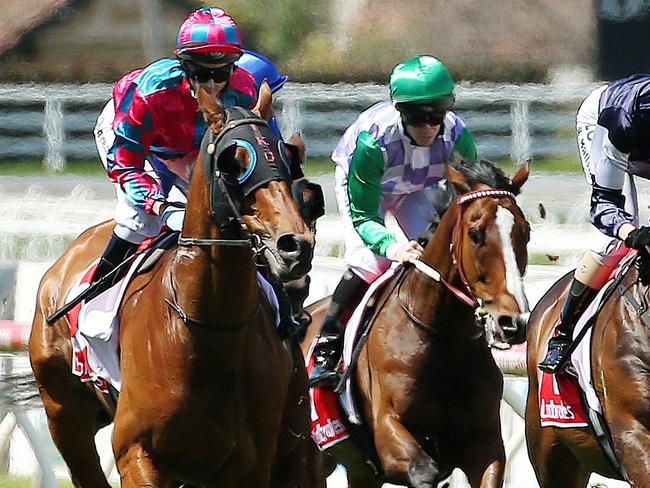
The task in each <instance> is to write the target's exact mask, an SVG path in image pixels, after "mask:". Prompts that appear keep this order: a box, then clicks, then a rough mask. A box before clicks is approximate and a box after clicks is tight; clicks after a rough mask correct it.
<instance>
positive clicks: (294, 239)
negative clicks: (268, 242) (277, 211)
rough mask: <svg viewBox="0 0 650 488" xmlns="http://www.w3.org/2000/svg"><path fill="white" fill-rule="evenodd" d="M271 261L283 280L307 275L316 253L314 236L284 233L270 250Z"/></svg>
mask: <svg viewBox="0 0 650 488" xmlns="http://www.w3.org/2000/svg"><path fill="white" fill-rule="evenodd" d="M270 254H272V257H271V258H270V259H269V263H270V264H271V267H272V268H273V271H274V272H275V274H276V275H277V276H278V277H279V278H280V279H281V280H282V281H290V280H295V279H298V278H301V277H303V276H305V275H306V274H307V273H309V271H310V270H311V260H312V258H313V255H314V238H313V237H312V236H311V235H309V236H307V237H306V236H303V235H300V234H292V233H288V234H283V235H281V236H280V237H278V239H277V240H276V242H275V249H274V250H272V251H271V252H270Z"/></svg>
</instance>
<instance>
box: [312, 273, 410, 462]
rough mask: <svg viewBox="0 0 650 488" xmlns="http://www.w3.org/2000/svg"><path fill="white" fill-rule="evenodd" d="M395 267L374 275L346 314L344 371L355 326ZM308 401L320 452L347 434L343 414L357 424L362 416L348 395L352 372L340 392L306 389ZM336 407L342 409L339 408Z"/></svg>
mask: <svg viewBox="0 0 650 488" xmlns="http://www.w3.org/2000/svg"><path fill="white" fill-rule="evenodd" d="M398 268H399V265H398V263H394V264H393V265H392V266H391V267H390V268H389V269H388V270H387V271H386V272H385V273H384V274H383V275H381V276H380V277H379V278H377V280H375V281H374V282H373V283H372V284H371V285H370V287H369V288H368V290H367V291H366V293H365V295H364V296H363V298H362V299H361V301H360V302H359V305H357V307H356V308H355V310H354V312H353V313H352V315H351V316H350V320H348V322H347V324H346V326H345V338H344V343H343V370H344V371H345V370H347V369H348V368H349V367H350V364H351V362H352V353H353V352H354V347H355V345H356V344H357V341H358V339H359V333H360V332H361V331H360V330H359V328H360V326H361V324H362V323H363V322H364V320H363V319H364V317H365V314H366V311H367V307H368V303H369V302H370V300H371V299H373V298H374V297H375V296H377V295H378V294H379V292H381V290H383V288H384V286H385V285H386V284H387V283H388V282H389V281H390V279H391V278H392V277H393V276H394V275H395V273H396V271H397V269H398ZM316 341H317V339H314V342H312V344H311V347H310V349H309V352H308V354H307V357H306V361H305V363H306V364H305V365H306V367H307V371H308V372H311V369H312V368H313V366H314V359H313V357H312V353H313V351H314V347H315V346H316ZM309 401H310V406H311V437H312V439H313V440H314V442H315V443H316V445H317V446H318V447H319V449H320V450H321V451H324V450H325V449H327V448H329V447H332V446H333V445H335V444H338V443H339V442H341V441H343V440H345V439H347V438H349V437H350V433H349V432H348V428H347V426H346V421H345V417H347V421H348V422H351V423H353V424H357V425H361V423H362V420H361V419H362V417H361V415H360V414H359V410H358V408H357V406H356V402H355V401H354V397H353V395H352V375H350V377H349V378H348V379H347V381H346V385H345V388H344V390H343V391H342V392H341V393H340V395H337V394H336V393H335V392H334V391H332V390H330V389H327V388H321V387H316V388H311V389H310V392H309ZM339 402H340V403H339ZM340 407H342V408H343V411H342V410H341V408H340Z"/></svg>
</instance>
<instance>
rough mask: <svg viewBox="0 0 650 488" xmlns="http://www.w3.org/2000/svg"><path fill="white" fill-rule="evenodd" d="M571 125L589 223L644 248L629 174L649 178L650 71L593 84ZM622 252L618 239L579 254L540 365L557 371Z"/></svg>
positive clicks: (647, 238)
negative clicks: (585, 184)
mask: <svg viewBox="0 0 650 488" xmlns="http://www.w3.org/2000/svg"><path fill="white" fill-rule="evenodd" d="M576 128H577V139H578V150H579V153H580V159H581V161H582V165H583V168H584V170H585V174H586V175H587V180H588V181H589V183H590V184H591V187H592V193H591V208H590V218H591V222H592V224H593V225H594V226H595V227H596V228H597V229H598V230H600V231H601V232H602V233H603V234H605V235H607V236H609V237H612V238H614V239H616V240H619V241H624V243H625V246H627V247H629V248H634V249H638V250H640V251H641V252H642V253H644V254H646V249H645V247H646V246H648V245H650V228H648V227H641V228H638V222H639V211H638V202H637V194H636V188H635V185H634V180H633V176H639V177H641V178H645V179H650V75H633V76H630V77H628V78H624V79H622V80H616V81H613V82H611V83H609V84H608V85H606V86H603V87H600V88H597V89H596V90H594V91H593V92H592V93H591V94H590V95H589V96H588V97H587V98H586V99H585V100H584V101H583V103H582V105H581V106H580V109H579V110H578V114H577V116H576ZM611 247H612V246H610V248H611ZM625 252H626V248H625V247H623V246H621V245H620V243H619V244H617V245H616V246H613V250H609V251H608V252H607V253H596V252H594V251H590V252H589V253H587V254H586V255H585V256H584V257H583V259H582V261H581V263H580V265H579V266H578V268H577V270H576V274H575V276H574V281H573V283H572V284H571V288H570V290H569V294H568V297H567V302H566V303H565V305H564V308H563V309H562V314H561V316H560V321H559V324H558V325H557V327H556V335H555V336H554V337H552V338H551V340H550V341H549V346H548V353H547V356H546V358H545V359H544V361H543V362H542V363H541V364H540V369H542V370H543V371H547V372H551V373H554V372H556V371H557V369H558V368H559V366H560V365H561V364H562V362H563V360H564V356H565V353H566V351H567V349H568V347H569V345H570V344H571V341H572V334H573V330H574V328H575V324H576V322H577V320H578V319H579V318H580V315H581V314H582V312H583V311H584V309H585V307H586V306H587V305H588V304H589V303H590V302H591V300H592V299H593V297H594V296H595V294H596V293H597V292H598V290H599V289H600V288H601V286H602V285H603V284H604V282H603V280H604V278H605V277H606V276H607V275H608V274H609V272H608V271H609V270H611V269H612V268H613V267H615V266H616V264H618V261H619V260H620V258H621V257H622V256H624V255H625Z"/></svg>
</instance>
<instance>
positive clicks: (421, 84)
mask: <svg viewBox="0 0 650 488" xmlns="http://www.w3.org/2000/svg"><path fill="white" fill-rule="evenodd" d="M389 86H390V97H391V99H392V100H393V103H396V104H397V103H411V102H416V103H426V102H435V101H442V100H449V99H451V100H453V97H454V80H453V78H452V77H451V75H450V74H449V71H448V70H447V68H446V67H445V65H444V64H442V62H441V61H440V60H439V59H436V58H434V57H433V56H415V57H413V58H411V59H408V60H406V61H404V62H402V63H400V64H398V65H397V66H395V68H393V71H392V73H391V74H390V81H389Z"/></svg>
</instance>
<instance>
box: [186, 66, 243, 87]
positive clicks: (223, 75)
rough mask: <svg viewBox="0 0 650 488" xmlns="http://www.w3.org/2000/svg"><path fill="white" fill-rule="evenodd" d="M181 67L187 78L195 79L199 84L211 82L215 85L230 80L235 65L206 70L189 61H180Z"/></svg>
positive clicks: (206, 68)
mask: <svg viewBox="0 0 650 488" xmlns="http://www.w3.org/2000/svg"><path fill="white" fill-rule="evenodd" d="M181 67H182V68H183V70H184V71H185V73H187V76H188V77H189V78H192V79H196V80H197V81H198V82H199V83H206V82H207V81H208V80H213V81H214V82H215V83H223V82H225V81H228V80H229V79H230V76H231V75H232V72H233V71H234V69H235V65H234V64H232V63H229V64H225V65H223V66H219V67H217V68H208V67H207V66H201V65H200V64H196V63H192V62H191V61H181Z"/></svg>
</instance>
